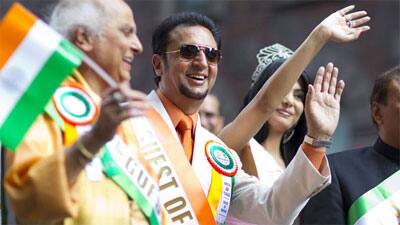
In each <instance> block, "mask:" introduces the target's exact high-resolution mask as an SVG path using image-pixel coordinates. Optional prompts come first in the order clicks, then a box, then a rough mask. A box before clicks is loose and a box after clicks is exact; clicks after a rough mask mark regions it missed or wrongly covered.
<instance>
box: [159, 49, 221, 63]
mask: <svg viewBox="0 0 400 225" xmlns="http://www.w3.org/2000/svg"><path fill="white" fill-rule="evenodd" d="M200 51H204V54H205V55H206V58H207V61H208V62H209V63H212V64H218V62H219V60H220V59H221V57H222V55H221V51H220V50H219V49H216V48H211V47H207V46H201V45H182V46H181V47H180V48H179V49H178V50H174V51H169V52H164V54H168V53H175V52H179V56H180V57H181V58H183V59H189V60H193V59H194V58H195V57H196V56H197V55H198V54H199V53H200Z"/></svg>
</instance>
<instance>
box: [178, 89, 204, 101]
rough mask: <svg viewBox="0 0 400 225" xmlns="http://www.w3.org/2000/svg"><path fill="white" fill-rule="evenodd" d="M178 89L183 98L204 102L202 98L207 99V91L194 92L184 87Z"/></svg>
mask: <svg viewBox="0 0 400 225" xmlns="http://www.w3.org/2000/svg"><path fill="white" fill-rule="evenodd" d="M179 89H180V92H181V93H182V94H183V95H184V96H186V97H187V98H191V99H194V100H204V98H205V97H207V94H208V90H205V91H197V92H196V91H193V90H191V89H190V88H187V87H184V86H181V87H180V88H179Z"/></svg>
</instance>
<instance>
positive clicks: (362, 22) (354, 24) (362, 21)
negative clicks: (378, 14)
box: [350, 16, 371, 28]
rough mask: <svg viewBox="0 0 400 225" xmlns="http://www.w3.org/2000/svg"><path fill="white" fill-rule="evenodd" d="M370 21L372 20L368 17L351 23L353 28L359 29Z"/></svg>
mask: <svg viewBox="0 0 400 225" xmlns="http://www.w3.org/2000/svg"><path fill="white" fill-rule="evenodd" d="M370 20H371V17H369V16H366V17H363V18H360V19H356V20H351V21H350V22H351V27H353V28H357V27H359V26H361V25H363V24H365V23H367V22H368V21H370Z"/></svg>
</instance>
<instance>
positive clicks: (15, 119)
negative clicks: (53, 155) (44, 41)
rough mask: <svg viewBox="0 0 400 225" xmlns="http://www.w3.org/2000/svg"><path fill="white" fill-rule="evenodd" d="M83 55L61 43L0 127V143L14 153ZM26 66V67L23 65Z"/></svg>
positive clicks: (73, 47)
mask: <svg viewBox="0 0 400 225" xmlns="http://www.w3.org/2000/svg"><path fill="white" fill-rule="evenodd" d="M82 58H83V54H82V53H81V52H80V50H78V49H77V48H76V47H75V46H73V45H72V44H71V43H69V42H68V41H66V40H62V41H61V42H60V44H59V46H58V48H57V49H56V50H55V52H54V53H53V54H52V55H51V56H50V57H49V59H48V60H47V62H46V63H45V64H44V66H43V67H42V69H41V70H40V72H39V74H38V75H37V76H36V78H35V79H34V80H33V82H32V83H31V85H30V86H29V87H28V89H27V90H26V92H25V93H24V94H23V95H22V96H21V99H20V100H19V101H18V103H17V104H16V105H15V107H14V109H13V110H12V112H11V113H10V115H9V116H8V118H7V119H6V121H4V123H3V126H2V127H1V128H0V140H1V141H2V142H3V144H4V145H5V146H6V147H7V148H9V149H11V150H13V151H15V150H16V149H17V147H18V145H19V143H20V142H21V140H22V139H23V137H24V135H25V133H26V132H27V131H28V129H29V128H30V126H31V125H32V123H33V121H34V120H35V119H36V118H37V116H38V115H39V114H40V113H42V112H43V108H44V106H45V105H46V104H47V103H48V101H49V99H50V97H51V96H52V95H53V93H54V91H55V89H56V88H57V87H58V86H59V85H60V83H61V82H62V81H63V80H64V79H65V78H66V77H67V76H68V75H69V74H71V72H72V70H73V69H74V68H76V67H77V66H79V65H80V63H81V60H82ZM21 66H23V65H21Z"/></svg>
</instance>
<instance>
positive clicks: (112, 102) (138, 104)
mask: <svg viewBox="0 0 400 225" xmlns="http://www.w3.org/2000/svg"><path fill="white" fill-rule="evenodd" d="M149 107H150V105H149V104H148V103H147V101H146V95H145V94H144V93H142V92H140V91H136V90H132V89H130V88H128V87H124V86H119V87H117V88H113V89H110V90H108V91H107V92H106V93H105V96H104V98H103V102H102V110H104V111H107V112H108V113H109V117H112V118H113V119H115V120H116V121H123V120H124V119H127V118H129V117H132V116H139V115H143V114H144V113H145V112H146V111H147V109H148V108H149Z"/></svg>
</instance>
